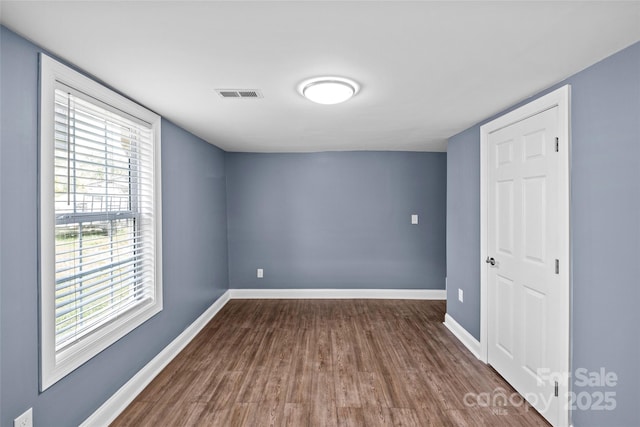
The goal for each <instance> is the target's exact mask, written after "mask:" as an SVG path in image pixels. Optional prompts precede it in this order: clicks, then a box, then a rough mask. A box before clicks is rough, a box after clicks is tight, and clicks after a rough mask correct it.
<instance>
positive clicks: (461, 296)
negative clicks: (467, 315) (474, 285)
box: [458, 288, 464, 302]
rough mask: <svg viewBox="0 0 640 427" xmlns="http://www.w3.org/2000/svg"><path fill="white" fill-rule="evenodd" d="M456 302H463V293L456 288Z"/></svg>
mask: <svg viewBox="0 0 640 427" xmlns="http://www.w3.org/2000/svg"><path fill="white" fill-rule="evenodd" d="M458 301H460V302H464V292H463V291H462V289H460V288H458Z"/></svg>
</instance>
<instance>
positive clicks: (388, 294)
mask: <svg viewBox="0 0 640 427" xmlns="http://www.w3.org/2000/svg"><path fill="white" fill-rule="evenodd" d="M229 292H230V293H231V298H233V299H433V300H444V299H447V291H446V290H444V289H397V290H396V289H230V290H229Z"/></svg>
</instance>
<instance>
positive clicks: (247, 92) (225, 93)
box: [216, 89, 262, 98]
mask: <svg viewBox="0 0 640 427" xmlns="http://www.w3.org/2000/svg"><path fill="white" fill-rule="evenodd" d="M216 92H218V95H220V96H221V97H222V98H262V94H261V93H260V91H259V90H257V89H216Z"/></svg>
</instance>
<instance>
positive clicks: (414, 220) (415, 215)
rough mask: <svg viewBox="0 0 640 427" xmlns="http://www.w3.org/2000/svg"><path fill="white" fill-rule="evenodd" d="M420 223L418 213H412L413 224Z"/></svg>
mask: <svg viewBox="0 0 640 427" xmlns="http://www.w3.org/2000/svg"><path fill="white" fill-rule="evenodd" d="M417 223H418V215H417V214H412V215H411V224H417Z"/></svg>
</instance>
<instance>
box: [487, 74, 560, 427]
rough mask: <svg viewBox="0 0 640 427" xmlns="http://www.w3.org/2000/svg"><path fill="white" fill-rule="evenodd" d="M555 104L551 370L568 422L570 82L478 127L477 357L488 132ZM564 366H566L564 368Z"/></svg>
mask: <svg viewBox="0 0 640 427" xmlns="http://www.w3.org/2000/svg"><path fill="white" fill-rule="evenodd" d="M553 107H558V110H559V122H558V133H559V135H558V138H559V150H558V155H559V156H560V165H561V169H562V170H561V171H560V174H559V180H560V182H559V185H560V188H559V189H558V191H559V196H560V205H559V215H560V218H559V223H558V226H559V230H560V254H561V255H560V256H561V258H560V269H559V275H560V278H559V279H560V286H561V287H562V289H561V292H560V295H561V296H560V297H561V298H562V301H561V306H562V307H565V308H566V311H565V312H564V313H562V315H561V316H560V317H561V319H562V320H561V324H559V325H557V326H558V328H559V330H560V334H561V336H562V343H563V345H562V348H561V349H560V351H561V354H560V355H559V357H560V358H561V360H562V363H561V365H560V366H562V367H563V369H562V370H561V372H558V373H553V374H554V375H558V376H559V377H558V378H559V381H558V383H559V384H558V396H559V397H558V398H559V399H564V400H565V401H566V405H563V404H562V403H560V408H561V411H564V412H563V414H562V415H561V416H560V425H561V426H568V425H569V422H570V419H569V418H570V411H569V407H570V406H569V391H570V385H571V384H570V372H571V371H570V368H571V361H570V351H571V348H570V347H571V337H570V333H571V332H570V316H571V300H570V283H571V282H570V273H571V271H570V269H571V247H570V235H571V228H570V217H569V202H570V181H569V180H570V155H569V154H570V141H571V134H570V86H569V85H566V86H563V87H561V88H559V89H556V90H554V91H553V92H551V93H549V94H547V95H544V96H542V97H540V98H538V99H536V100H534V101H531V102H530V103H528V104H526V105H524V106H522V107H519V108H517V109H515V110H513V111H511V112H509V113H506V114H505V115H503V116H501V117H498V118H497V119H495V120H492V121H491V122H489V123H487V124H485V125H483V126H481V127H480V255H481V257H480V260H478V262H480V272H481V273H480V360H482V361H483V362H485V363H488V353H489V347H488V346H489V339H488V333H489V331H488V323H489V322H488V316H489V313H488V309H487V304H488V290H487V286H488V273H489V269H488V264H486V262H485V258H486V257H487V255H488V251H487V243H488V240H487V226H488V222H487V217H488V210H487V209H488V206H487V161H488V153H487V143H488V137H489V134H491V133H492V132H495V131H497V130H499V129H502V128H504V127H506V126H509V125H511V124H513V123H516V122H519V121H522V120H525V119H527V118H529V117H531V116H534V115H536V114H538V113H541V112H543V111H546V110H548V109H550V108H553ZM565 368H566V369H565Z"/></svg>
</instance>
